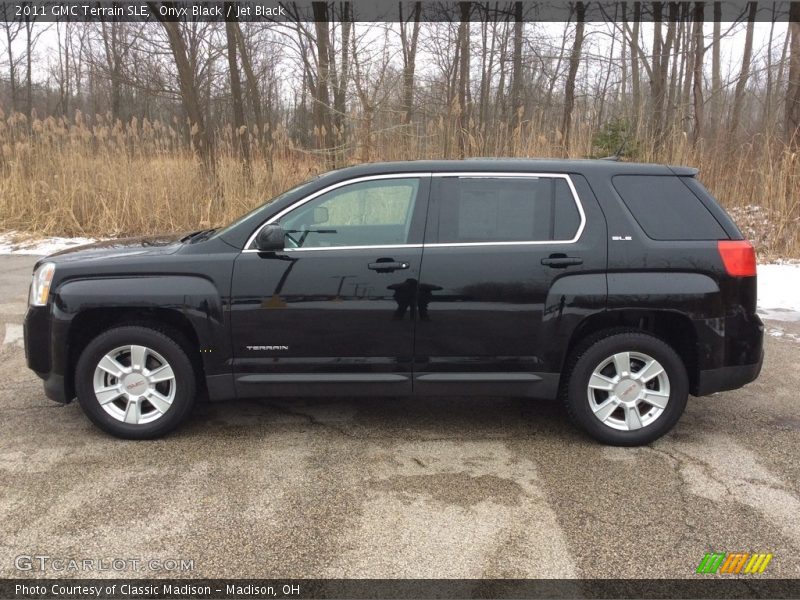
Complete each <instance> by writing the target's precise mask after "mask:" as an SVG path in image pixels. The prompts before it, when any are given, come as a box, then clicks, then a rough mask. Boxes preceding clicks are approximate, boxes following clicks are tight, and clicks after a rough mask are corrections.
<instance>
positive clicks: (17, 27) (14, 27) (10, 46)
mask: <svg viewBox="0 0 800 600" xmlns="http://www.w3.org/2000/svg"><path fill="white" fill-rule="evenodd" d="M13 11H14V6H13V5H11V4H6V3H5V2H4V3H3V4H2V5H0V12H2V15H3V18H2V20H0V26H2V27H3V33H4V34H5V38H6V54H7V56H8V82H9V88H10V92H11V110H12V111H16V110H17V64H18V61H19V58H18V57H16V56H14V41H15V40H16V39H17V36H18V35H19V32H20V31H21V30H22V22H21V21H20V20H19V19H17V18H16V15H14V14H13Z"/></svg>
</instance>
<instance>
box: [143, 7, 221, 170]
mask: <svg viewBox="0 0 800 600" xmlns="http://www.w3.org/2000/svg"><path fill="white" fill-rule="evenodd" d="M151 4H152V3H151ZM164 4H165V5H168V6H172V5H173V3H172V2H165V3H164ZM152 8H153V12H154V14H156V15H159V14H160V13H159V11H158V7H157V6H153V7H152ZM159 20H160V22H161V25H162V27H163V28H164V31H165V32H166V34H167V38H168V40H169V46H170V49H171V50H172V56H173V58H174V60H175V66H176V67H177V69H178V85H179V87H180V93H181V103H182V104H183V108H184V110H185V111H186V115H187V117H188V119H189V134H190V137H191V141H192V146H193V147H194V149H195V152H197V154H198V156H200V158H201V159H202V160H203V162H204V163H205V164H206V166H207V167H209V168H210V169H211V171H212V172H213V171H214V170H215V167H216V161H215V157H214V149H213V146H212V144H211V136H210V135H209V133H208V131H207V129H206V125H205V118H204V115H203V109H202V107H201V105H200V90H199V87H198V82H197V78H196V76H195V72H194V69H193V68H192V65H191V62H190V61H189V54H188V51H187V44H186V41H185V40H184V37H183V34H182V33H181V29H180V25H179V24H178V23H177V22H175V21H170V20H167V19H164V18H161V17H160V18H159Z"/></svg>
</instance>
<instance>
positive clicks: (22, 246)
mask: <svg viewBox="0 0 800 600" xmlns="http://www.w3.org/2000/svg"><path fill="white" fill-rule="evenodd" d="M96 241H97V240H94V239H92V238H83V237H74V238H65V237H47V238H30V239H24V238H20V236H19V235H17V234H16V232H14V231H10V232H8V233H3V234H0V254H35V255H41V256H47V255H48V254H53V252H59V251H60V250H65V249H67V248H73V247H75V246H83V245H85V244H92V243H94V242H96Z"/></svg>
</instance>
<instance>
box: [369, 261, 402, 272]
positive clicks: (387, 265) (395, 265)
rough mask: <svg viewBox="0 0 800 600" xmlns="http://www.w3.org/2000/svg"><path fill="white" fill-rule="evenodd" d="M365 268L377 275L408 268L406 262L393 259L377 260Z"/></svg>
mask: <svg viewBox="0 0 800 600" xmlns="http://www.w3.org/2000/svg"><path fill="white" fill-rule="evenodd" d="M367 266H368V267H369V268H370V269H371V270H372V271H377V272H378V273H391V272H392V271H399V270H402V269H407V268H408V267H409V265H408V263H407V262H400V261H397V260H395V259H393V258H379V259H378V260H377V261H375V262H372V263H369V265H367Z"/></svg>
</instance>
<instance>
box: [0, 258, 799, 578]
mask: <svg viewBox="0 0 800 600" xmlns="http://www.w3.org/2000/svg"><path fill="white" fill-rule="evenodd" d="M34 260H35V259H34V258H33V257H20V256H4V257H0V273H2V274H0V340H2V342H3V343H2V344H0V431H2V435H0V480H1V481H2V482H3V484H2V486H0V519H2V522H3V536H2V538H1V539H0V577H26V576H31V575H41V573H30V572H23V571H18V570H16V569H15V566H14V559H15V557H16V556H18V555H20V554H46V555H50V556H52V557H65V558H94V559H101V558H102V559H110V558H115V557H121V558H141V559H144V560H149V559H162V560H163V559H167V558H183V559H192V560H193V561H194V570H193V571H192V572H190V573H185V574H184V575H186V576H193V577H280V578H314V577H320V578H327V577H332V578H334V577H359V578H383V577H415V578H422V577H431V578H462V577H463V578H527V577H553V578H561V577H565V578H571V577H620V578H628V577H631V578H633V577H635V578H661V577H668V578H684V577H693V576H694V570H695V568H696V567H697V565H698V563H699V562H700V560H701V559H702V557H703V555H704V554H705V553H706V552H710V551H719V552H734V551H742V552H771V553H773V554H774V558H773V560H772V562H771V563H770V565H769V568H768V569H767V572H766V573H765V574H764V575H763V576H762V577H781V578H796V577H798V576H800V566H799V565H800V561H799V560H798V559H800V519H798V514H800V490H799V489H798V488H799V487H800V483H798V482H800V445H798V432H800V414H798V410H797V408H798V400H797V390H799V389H800V368H799V367H800V352H798V351H800V344H798V342H797V341H796V340H797V339H800V338H795V337H792V335H782V336H779V337H776V336H768V337H767V339H766V347H767V354H766V361H765V364H764V370H763V372H762V375H761V377H760V379H758V380H757V381H756V382H754V383H753V384H750V385H749V386H747V387H745V388H744V389H742V390H738V391H734V392H728V393H722V394H717V395H714V396H711V397H708V398H702V399H698V398H692V399H690V401H689V405H688V408H687V411H686V413H685V414H684V416H683V418H682V419H681V421H680V422H679V423H678V425H677V427H676V428H675V429H674V430H673V431H672V432H671V433H670V434H669V435H667V436H666V437H665V438H663V439H661V440H660V441H658V442H657V443H655V444H653V445H652V446H650V447H645V448H612V447H604V446H601V445H598V444H596V443H595V442H593V441H591V440H590V439H589V438H587V437H586V436H585V435H583V434H582V433H581V432H579V431H577V430H576V429H575V428H573V426H572V425H571V424H570V423H569V422H568V420H567V418H566V415H565V414H564V412H563V411H562V410H561V408H560V407H559V405H558V404H557V403H554V402H541V401H525V400H508V399H484V400H462V399H457V398H454V399H444V400H440V401H435V402H432V401H425V402H422V401H409V400H393V401H385V400H381V401H375V400H369V399H358V400H347V399H344V400H340V399H337V400H313V401H269V402H267V401H261V402H232V403H227V404H202V405H200V406H198V408H197V410H196V411H195V414H194V416H193V417H192V419H191V420H190V422H189V423H187V424H186V425H185V426H184V427H182V428H181V429H180V430H179V431H177V432H176V433H174V434H172V435H171V436H169V437H167V438H165V439H162V440H156V441H150V442H128V441H121V440H117V439H114V438H111V437H109V436H107V435H105V434H104V433H102V432H101V431H99V430H98V429H96V428H95V427H93V426H92V425H91V424H90V423H89V421H88V420H87V419H86V418H85V417H84V416H83V414H82V413H81V410H80V408H79V407H78V406H77V404H76V403H73V404H70V405H68V406H65V407H61V406H59V405H57V404H54V403H52V402H51V401H49V400H47V399H46V398H45V396H44V394H43V392H42V387H41V382H40V381H39V380H38V378H37V377H36V376H35V375H34V374H33V373H31V372H30V371H28V370H27V369H26V368H25V362H24V355H23V348H22V342H21V334H22V330H21V324H22V319H23V316H24V312H25V308H26V307H25V302H26V293H27V286H28V282H29V278H30V268H31V266H32V264H33V262H34ZM768 325H769V323H768ZM771 325H772V326H773V327H780V328H781V330H782V331H785V332H786V333H787V334H793V335H797V334H800V323H772V324H771ZM45 575H48V576H51V577H53V576H58V575H65V576H79V575H81V573H70V572H65V573H53V572H47V573H45ZM84 575H85V574H84ZM120 575H126V576H132V577H137V576H142V577H145V576H146V577H154V576H155V577H158V576H163V575H174V574H170V573H164V572H161V573H159V572H152V571H148V572H125V573H107V574H105V575H102V576H120Z"/></svg>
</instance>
